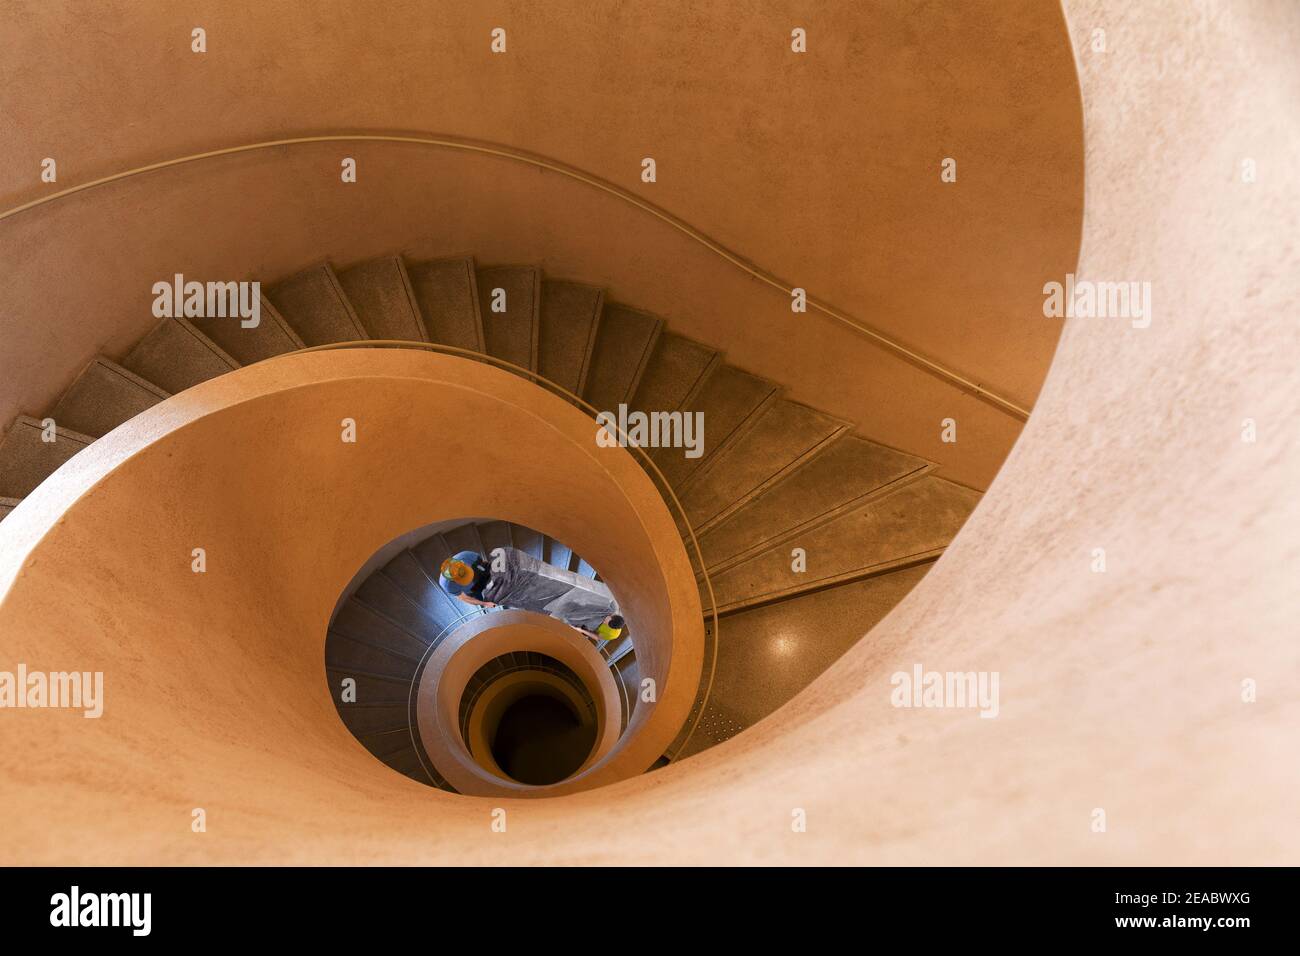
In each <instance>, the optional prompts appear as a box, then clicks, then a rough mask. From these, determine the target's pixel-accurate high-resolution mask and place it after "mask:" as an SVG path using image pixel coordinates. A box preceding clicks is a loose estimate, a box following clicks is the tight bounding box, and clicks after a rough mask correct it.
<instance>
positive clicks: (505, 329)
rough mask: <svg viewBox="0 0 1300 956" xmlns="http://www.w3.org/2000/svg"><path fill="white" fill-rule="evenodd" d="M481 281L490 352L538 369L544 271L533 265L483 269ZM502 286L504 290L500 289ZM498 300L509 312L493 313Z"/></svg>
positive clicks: (478, 277)
mask: <svg viewBox="0 0 1300 956" xmlns="http://www.w3.org/2000/svg"><path fill="white" fill-rule="evenodd" d="M477 281H478V304H479V311H480V313H481V315H482V318H483V338H484V340H485V342H486V343H487V346H486V351H487V354H488V355H491V356H493V357H494V358H499V359H501V360H502V361H505V362H510V363H511V364H513V365H518V366H519V367H520V368H526V369H528V370H529V371H532V372H535V371H537V341H538V338H537V337H538V330H539V328H540V319H539V311H540V309H541V303H542V273H541V270H540V269H536V268H534V267H533V266H492V267H490V268H486V269H484V268H480V269H479V270H478V275H477ZM498 289H500V290H501V293H498V292H497V291H496V290H498ZM502 295H504V300H503V299H502V298H501V296H502ZM494 303H496V304H499V305H500V306H502V307H504V309H505V311H503V312H493V311H492V308H493V305H494Z"/></svg>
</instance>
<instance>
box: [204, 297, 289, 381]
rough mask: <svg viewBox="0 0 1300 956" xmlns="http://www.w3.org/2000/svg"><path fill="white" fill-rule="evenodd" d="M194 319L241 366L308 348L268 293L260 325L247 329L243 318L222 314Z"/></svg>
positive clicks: (259, 320)
mask: <svg viewBox="0 0 1300 956" xmlns="http://www.w3.org/2000/svg"><path fill="white" fill-rule="evenodd" d="M190 321H191V322H192V323H193V324H194V327H195V328H196V329H198V330H199V331H200V332H202V333H203V334H204V335H206V336H207V337H208V338H209V339H211V340H212V341H213V342H215V343H216V345H217V347H218V348H220V349H221V350H222V351H223V352H225V353H226V354H227V355H229V356H230V357H231V358H233V359H234V360H235V361H237V362H239V363H240V364H241V365H252V364H253V363H254V362H260V361H262V360H263V359H269V358H274V357H275V356H277V355H283V354H284V353H286V352H293V351H296V350H298V349H300V348H304V347H305V345H304V343H303V341H302V339H300V338H299V337H298V333H297V332H295V331H294V330H293V329H292V328H291V327H290V326H289V323H288V322H286V321H285V320H284V316H282V315H281V314H280V311H279V310H278V309H277V308H276V307H275V306H274V305H272V304H271V300H270V299H268V298H267V297H266V296H265V295H263V296H262V297H261V305H260V312H259V313H258V320H257V325H254V326H250V327H247V328H246V327H245V326H244V324H243V322H242V321H241V320H240V319H237V318H229V317H220V316H218V317H215V318H198V319H190Z"/></svg>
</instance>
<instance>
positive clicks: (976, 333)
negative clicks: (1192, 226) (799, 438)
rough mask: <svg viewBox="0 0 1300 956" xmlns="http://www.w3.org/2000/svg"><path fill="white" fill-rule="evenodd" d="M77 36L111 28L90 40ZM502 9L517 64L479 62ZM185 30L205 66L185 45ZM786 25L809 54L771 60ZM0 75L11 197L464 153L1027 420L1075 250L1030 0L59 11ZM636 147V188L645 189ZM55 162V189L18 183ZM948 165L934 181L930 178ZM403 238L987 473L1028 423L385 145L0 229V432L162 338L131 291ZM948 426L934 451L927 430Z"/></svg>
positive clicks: (9, 57) (1057, 30) (1060, 106)
mask: <svg viewBox="0 0 1300 956" xmlns="http://www.w3.org/2000/svg"><path fill="white" fill-rule="evenodd" d="M99 19H102V20H103V21H104V23H105V32H99V31H96V30H93V29H89V24H91V23H93V22H95V21H96V20H99ZM109 23H111V27H109V26H108V24H109ZM498 25H501V26H504V27H505V28H506V29H507V35H508V46H507V52H506V53H505V54H500V55H493V54H492V53H491V52H490V51H489V49H488V43H489V35H488V32H489V30H490V29H491V28H492V27H493V26H498ZM196 26H201V27H203V28H205V29H206V30H207V34H208V52H207V53H204V54H196V53H192V52H191V50H190V31H191V30H192V29H193V28H194V27H196ZM797 26H798V27H802V28H803V29H805V30H806V31H807V36H808V44H809V46H808V52H807V53H806V54H796V53H793V52H792V51H791V49H790V42H791V37H790V33H791V30H792V29H793V28H795V27H797ZM34 37H39V38H40V41H39V42H35V41H34V40H33V39H32V38H34ZM109 38H111V40H110V39H109ZM0 62H4V63H5V64H6V73H5V80H6V82H5V83H4V84H2V85H0V115H2V116H4V117H5V121H6V136H5V137H3V140H2V141H0V197H3V198H2V199H0V209H7V208H10V207H11V206H14V205H17V204H19V203H21V202H26V201H29V200H32V199H36V198H39V197H41V196H43V195H48V194H49V193H51V192H53V191H54V190H56V189H60V188H64V187H66V186H71V185H75V184H78V183H82V182H86V181H89V180H92V179H94V178H96V177H99V176H103V175H107V174H110V173H114V172H118V171H120V170H124V169H128V168H131V167H134V166H138V165H144V164H147V163H153V162H157V161H160V160H165V159H168V158H172V157H176V156H181V155H186V154H190V153H197V152H201V151H204V150H209V149H215V148H221V147H228V146H234V145H239V144H244V143H250V142H257V141H264V140H273V139H279V138H282V137H286V136H294V135H307V134H314V133H330V132H338V131H362V132H393V131H427V132H432V133H436V134H449V135H454V136H460V137H469V138H472V139H480V140H486V141H489V142H492V143H500V144H504V145H506V146H510V147H515V148H518V149H522V150H527V151H529V152H533V153H537V154H540V155H542V156H546V157H552V158H555V159H557V160H560V161H562V162H564V163H567V164H570V165H572V166H574V167H577V168H579V169H581V170H584V171H586V172H589V173H591V174H593V175H595V176H597V177H600V178H602V179H604V180H607V181H608V182H610V183H613V184H616V185H618V186H621V187H623V188H626V189H629V190H630V191H632V192H633V193H635V194H636V195H637V196H640V197H642V198H644V199H645V200H647V201H649V202H652V203H655V204H657V205H658V206H660V207H662V208H663V209H665V210H666V211H667V212H669V213H671V214H673V215H675V216H678V217H680V218H681V219H682V220H684V221H686V222H688V223H690V224H691V225H692V226H694V227H696V228H698V229H700V230H701V231H702V232H703V233H705V234H706V235H708V236H710V237H711V238H713V239H715V240H717V241H719V242H721V243H722V244H723V245H725V246H727V247H729V248H731V249H733V250H734V251H735V252H737V253H738V254H739V255H741V256H742V257H745V258H747V259H749V260H751V261H752V262H754V263H756V264H757V265H759V266H761V267H763V268H765V269H767V270H769V271H771V272H773V273H775V274H776V275H777V276H779V277H780V278H782V279H783V280H785V281H787V282H788V283H790V284H791V285H798V286H800V287H803V288H805V289H807V291H808V293H809V294H810V295H812V296H814V297H817V298H820V299H822V300H824V301H826V302H828V303H830V304H832V305H833V306H835V307H837V308H839V309H842V310H844V311H846V312H847V313H848V314H849V315H852V316H853V317H855V318H856V319H858V320H860V321H862V322H865V323H868V324H870V325H871V326H873V327H876V328H878V329H880V330H881V331H883V332H885V333H887V334H889V335H891V336H893V337H895V338H896V339H898V340H900V341H901V342H903V343H905V344H907V345H909V346H911V347H912V348H914V349H918V350H919V351H920V352H921V353H923V354H925V355H928V356H930V357H932V358H936V359H939V360H941V361H943V362H945V363H947V364H949V365H951V366H953V367H954V368H955V369H956V370H957V371H958V372H960V373H962V374H965V375H967V376H969V377H970V378H972V379H973V380H975V381H977V382H978V383H980V384H981V385H983V386H986V387H988V388H991V389H993V390H994V391H999V392H1002V393H1005V394H1007V395H1008V396H1009V397H1010V398H1012V399H1014V400H1015V401H1017V402H1019V403H1021V404H1022V405H1024V406H1026V407H1028V406H1030V405H1032V403H1033V400H1034V397H1035V395H1036V393H1037V391H1038V388H1039V386H1040V384H1041V382H1042V378H1043V375H1044V374H1045V372H1046V368H1047V365H1048V363H1049V361H1050V358H1051V355H1052V351H1053V349H1054V347H1055V343H1056V337H1057V334H1058V329H1057V327H1056V326H1054V325H1052V324H1050V323H1041V322H1025V321H1024V318H1025V316H1027V315H1030V316H1032V315H1033V313H1034V312H1035V311H1036V310H1037V309H1038V307H1039V304H1040V296H1039V294H1038V291H1037V290H1038V287H1039V286H1041V284H1042V282H1043V281H1045V280H1046V279H1047V278H1050V277H1054V276H1060V275H1062V274H1063V273H1064V272H1066V271H1068V270H1069V269H1070V268H1071V267H1072V266H1073V265H1074V263H1075V261H1076V258H1077V254H1078V240H1079V223H1080V218H1081V214H1082V129H1081V125H1080V113H1079V99H1078V88H1077V83H1076V79H1075V75H1074V71H1073V69H1072V65H1071V62H1070V54H1069V46H1068V42H1067V37H1066V35H1065V30H1064V25H1063V22H1062V18H1061V15H1060V11H1059V9H1057V8H1056V7H1055V6H1054V5H1053V4H1051V3H1041V2H1037V0H1000V2H998V3H996V4H970V5H966V4H929V5H912V4H855V3H842V4H815V5H805V4H798V3H776V4H770V3H769V4H761V5H755V4H753V3H751V2H748V0H723V2H712V3H708V4H699V3H697V2H694V0H656V2H655V3H652V4H640V5H636V4H633V5H627V4H611V3H602V4H596V5H595V9H593V7H592V4H590V3H586V2H575V0H550V2H547V3H545V4H536V3H518V2H511V3H505V4H501V5H497V6H494V7H493V8H492V9H491V10H488V9H485V8H483V6H482V4H481V3H480V2H477V0H450V2H445V3H438V4H432V5H431V4H429V3H427V2H423V0H397V2H389V3H384V4H364V5H351V6H343V7H336V8H331V9H329V10H327V11H326V10H322V9H320V8H319V7H318V6H315V5H311V4H297V5H295V4H288V5H261V6H257V5H253V6H248V5H245V6H242V7H239V8H234V7H231V6H230V5H229V4H227V3H221V2H219V0H203V2H197V3H192V4H187V5H186V7H185V8H184V9H181V8H176V9H159V8H157V5H146V6H142V5H139V4H131V3H122V2H118V3H112V4H109V5H108V6H107V7H104V8H101V9H100V10H98V11H96V12H95V13H93V14H89V13H83V11H82V8H81V5H79V4H77V3H75V2H72V0H53V2H45V3H39V4H31V5H29V9H27V10H26V11H25V16H24V19H23V23H22V25H21V29H13V30H6V31H4V33H3V35H0ZM38 106H39V108H38ZM343 156H352V157H355V158H356V159H357V161H358V170H359V172H358V178H357V182H356V183H355V184H350V185H344V184H342V183H341V182H340V177H339V168H340V167H339V164H340V159H341V157H343ZM647 156H648V157H652V158H654V159H655V160H656V162H657V173H658V175H657V181H656V182H654V183H653V184H650V183H643V182H642V181H641V179H640V175H641V161H642V159H643V158H645V157H647ZM45 157H51V158H54V159H56V160H57V162H58V176H59V179H58V182H57V183H53V184H50V183H42V182H41V181H40V179H39V176H40V170H41V167H40V162H41V160H42V159H43V158H45ZM945 157H952V158H954V159H955V160H956V161H957V163H958V166H957V171H958V172H957V175H958V178H957V182H955V183H944V182H942V181H941V180H940V163H941V161H942V160H943V159H944V158H945ZM415 246H419V247H422V248H423V249H425V250H427V251H430V252H435V253H440V254H443V255H449V254H466V253H469V254H473V255H475V256H477V257H478V259H479V261H480V262H487V263H502V262H508V263H515V262H536V263H540V264H541V265H543V266H544V267H545V268H546V270H547V271H548V273H549V274H551V275H552V276H554V277H557V278H566V279H578V280H583V281H588V282H591V283H594V284H600V285H604V286H605V287H607V289H608V292H609V297H610V299H612V300H614V301H619V302H623V303H626V304H629V305H633V306H636V307H638V308H641V309H645V310H648V311H652V312H656V313H658V314H660V315H662V316H663V317H664V318H665V319H667V320H668V323H669V327H670V328H671V329H672V330H673V331H675V332H678V333H679V334H684V335H688V336H690V337H692V338H696V339H699V340H701V341H703V342H705V343H706V344H709V345H711V346H714V347H716V348H721V349H724V350H725V351H726V353H727V360H728V361H729V362H731V363H732V364H734V365H737V366H739V367H741V368H745V369H747V370H749V371H752V372H754V373H756V374H759V375H764V376H766V377H769V378H771V379H773V380H774V381H778V382H780V383H782V384H784V385H786V386H787V387H788V388H789V391H790V397H791V398H793V399H795V400H797V401H801V402H804V403H806V404H809V405H812V406H813V407H816V408H820V409H823V410H825V411H827V412H830V413H832V414H835V415H839V416H842V417H845V418H848V419H850V420H852V421H855V422H858V423H860V424H861V425H862V427H863V429H864V433H866V434H868V435H869V436H870V437H871V438H873V439H874V440H877V441H880V442H883V443H885V444H889V445H892V446H895V447H900V448H903V449H905V450H907V451H909V452H910V453H912V454H916V455H919V456H921V457H924V458H927V459H928V460H932V461H936V462H939V463H940V464H941V465H942V466H943V468H944V469H945V471H944V475H945V477H949V478H952V479H953V480H956V481H959V482H962V483H964V484H968V485H971V486H973V487H976V488H980V489H982V488H984V487H986V486H987V484H988V482H989V481H990V480H991V478H992V476H993V474H994V473H995V472H996V470H997V467H998V466H999V465H1000V464H1001V462H1002V460H1003V459H1004V458H1005V456H1006V453H1007V450H1008V449H1009V448H1010V447H1011V444H1012V443H1013V442H1014V441H1015V438H1016V435H1017V434H1018V433H1019V429H1020V422H1019V421H1018V420H1017V419H1015V418H1009V417H1008V416H1007V415H1006V414H1004V413H1003V412H1001V411H999V410H997V409H995V408H992V407H990V406H988V405H987V404H986V403H984V402H982V401H979V400H977V399H975V398H972V397H970V396H969V395H966V394H963V393H962V392H960V391H959V390H957V389H955V388H953V387H952V386H950V385H947V384H944V383H943V382H941V381H938V380H936V379H934V378H932V377H931V376H929V375H928V374H926V373H923V372H921V371H918V370H917V369H916V368H914V367H913V366H911V365H908V364H906V363H904V362H902V361H900V360H899V359H898V358H896V357H894V356H893V355H891V354H889V353H886V352H884V351H882V350H881V349H880V348H879V347H878V346H877V345H875V344H873V343H872V342H870V341H869V340H867V339H865V338H863V337H862V336H861V334H859V333H856V332H853V331H851V330H849V329H846V328H844V327H842V326H840V325H839V324H837V323H836V322H834V321H832V320H830V319H827V318H826V317H824V316H821V315H819V314H817V313H816V312H809V313H807V314H799V315H795V314H792V313H791V310H790V299H789V296H788V295H786V294H784V293H782V292H780V291H777V290H774V289H770V288H767V287H766V286H763V285H761V284H760V283H758V282H757V281H755V280H754V279H753V278H752V277H750V276H749V275H747V274H746V273H744V272H742V271H740V270H739V269H737V268H735V267H734V266H731V265H729V264H726V263H724V262H723V261H722V260H720V259H718V258H717V257H716V256H714V255H713V254H712V253H708V252H705V251H703V250H701V249H700V248H698V247H696V246H694V244H693V243H690V242H688V241H686V240H684V239H683V238H682V237H681V236H680V235H679V234H677V233H675V232H674V231H673V230H671V229H669V228H668V227H666V226H665V225H664V224H662V223H659V222H657V221H655V220H654V219H653V218H652V217H650V216H647V215H646V214H645V213H642V212H637V211H635V210H632V209H630V208H628V207H626V206H624V205H622V204H621V203H619V202H618V201H617V200H613V199H611V198H610V197H609V196H607V195H602V194H600V193H598V192H595V191H593V190H592V189H591V188H590V187H586V186H578V185H576V184H573V183H571V182H565V181H562V180H561V178H560V177H558V176H556V175H555V174H552V173H542V172H540V171H538V170H537V169H535V168H530V167H521V166H517V165H515V164H512V163H510V162H507V161H504V160H494V159H489V158H483V157H475V156H467V155H464V154H449V153H446V152H439V151H430V150H425V149H419V148H416V147H383V146H378V145H374V144H351V145H346V144H330V145H323V146H311V147H293V148H282V149H277V150H275V151H272V152H268V153H265V154H258V155H242V156H238V157H227V158H224V159H218V160H210V161H205V162H203V163H201V164H198V165H195V166H191V167H185V168H183V169H176V170H168V171H165V172H162V173H157V174H151V175H149V176H146V177H142V178H140V179H138V180H133V181H130V182H126V183H122V184H117V185H112V186H109V187H105V188H103V189H100V190H96V191H94V192H92V193H86V194H82V195H78V196H74V197H71V198H69V199H65V200H59V201H58V202H57V203H56V204H55V206H52V207H45V208H39V209H34V210H30V211H29V212H25V213H22V214H21V215H20V216H18V217H16V218H14V219H12V220H6V221H4V223H3V224H0V343H3V344H4V348H5V350H6V353H7V354H11V355H14V356H21V357H22V360H21V361H15V362H13V363H6V364H5V366H4V372H5V374H4V375H0V419H3V424H5V425H7V423H8V421H9V419H10V418H11V417H12V416H13V414H15V413H17V412H23V413H30V414H38V415H39V414H40V413H41V412H43V411H44V410H45V408H46V407H47V405H48V404H49V403H52V402H53V400H54V399H55V398H56V397H57V395H58V393H59V391H60V390H61V389H62V388H64V387H65V386H66V385H67V384H68V383H69V382H70V381H71V380H72V378H73V377H74V376H75V375H76V373H77V372H78V371H79V370H80V369H81V368H82V367H83V366H84V365H85V363H86V362H88V361H90V360H91V359H92V358H93V357H94V355H95V353H96V351H97V350H103V351H105V352H107V353H108V354H109V356H110V357H113V358H120V357H121V356H122V354H124V353H125V351H126V350H127V349H128V348H129V347H130V345H131V344H132V343H133V342H134V340H135V339H136V338H137V337H138V336H140V335H141V334H143V333H144V332H145V331H146V330H147V329H148V328H149V327H150V326H151V325H152V323H153V321H154V319H153V316H152V313H151V311H150V305H151V293H150V289H151V288H152V285H153V283H154V282H157V281H159V280H161V279H169V278H170V277H171V276H172V275H174V274H175V273H177V272H180V273H182V274H184V275H186V276H193V277H200V278H202V279H210V278H228V279H244V278H256V279H261V280H264V281H266V282H273V281H275V280H278V279H280V278H283V277H284V276H285V275H287V274H289V273H291V272H293V271H296V270H298V269H301V268H304V267H306V266H308V265H311V264H313V263H314V262H316V261H318V260H320V259H322V258H325V257H330V258H332V259H333V260H334V261H335V262H337V263H338V264H339V265H347V264H351V263H353V262H356V261H358V260H361V259H364V258H367V257H371V256H377V255H381V254H389V253H393V252H397V251H401V250H405V249H409V248H411V247H415ZM73 277H75V281H70V280H71V278H73ZM51 316H59V317H62V316H68V317H75V320H69V321H50V317H51ZM900 396H901V397H902V398H901V399H900ZM947 417H954V418H956V419H957V420H958V421H959V422H960V426H961V441H959V442H957V443H955V444H953V443H946V442H943V441H941V440H940V432H941V425H940V422H941V421H942V420H943V419H944V418H947Z"/></svg>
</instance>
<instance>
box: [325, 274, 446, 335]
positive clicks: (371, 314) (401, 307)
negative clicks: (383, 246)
mask: <svg viewBox="0 0 1300 956" xmlns="http://www.w3.org/2000/svg"><path fill="white" fill-rule="evenodd" d="M338 277H339V285H340V286H342V287H343V294H344V295H346V296H347V297H348V301H349V302H350V303H352V309H353V311H354V312H356V314H357V318H358V319H360V320H361V324H362V325H363V326H364V327H365V330H366V332H368V333H369V335H370V338H372V339H403V340H406V341H411V342H427V341H429V334H428V332H426V331H425V328H424V320H423V319H422V318H421V317H420V309H419V306H417V305H416V304H415V292H414V291H413V290H412V289H411V280H410V277H409V276H408V275H407V274H406V265H405V263H403V262H402V258H401V256H385V257H383V258H380V259H371V260H369V261H367V262H361V263H358V264H357V265H354V266H351V267H350V268H347V269H343V270H341V271H339V273H338Z"/></svg>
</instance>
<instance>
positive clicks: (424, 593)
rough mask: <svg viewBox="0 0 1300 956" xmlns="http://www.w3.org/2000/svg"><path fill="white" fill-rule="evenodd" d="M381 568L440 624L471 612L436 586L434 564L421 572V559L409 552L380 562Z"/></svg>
mask: <svg viewBox="0 0 1300 956" xmlns="http://www.w3.org/2000/svg"><path fill="white" fill-rule="evenodd" d="M426 543H427V542H426ZM422 547H423V545H422ZM439 561H441V558H440V559H439ZM383 570H384V574H385V575H386V576H387V577H388V578H389V580H391V581H392V582H393V583H394V584H396V585H397V586H398V587H399V588H401V590H402V593H403V594H405V595H406V596H407V597H408V598H410V600H411V601H412V602H413V603H414V604H415V605H416V607H418V608H419V609H420V610H421V611H423V612H424V613H425V614H426V615H428V616H429V617H431V618H432V619H433V620H435V621H437V622H438V624H439V626H440V627H447V626H449V625H454V624H456V623H457V622H458V621H460V620H461V619H462V618H465V617H468V616H469V615H470V614H473V613H475V611H474V609H473V608H471V607H470V606H469V605H467V604H461V603H460V602H459V601H457V600H456V599H455V598H453V597H451V596H450V595H449V594H447V593H446V592H445V591H443V589H442V588H440V587H439V586H438V583H437V573H438V571H437V565H434V570H433V572H432V573H429V572H427V571H425V569H424V567H423V559H422V558H420V557H417V556H416V555H415V554H414V553H413V552H411V551H402V552H399V553H398V555H397V556H396V557H394V558H393V559H392V560H391V561H389V562H388V564H386V565H384V569H383Z"/></svg>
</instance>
